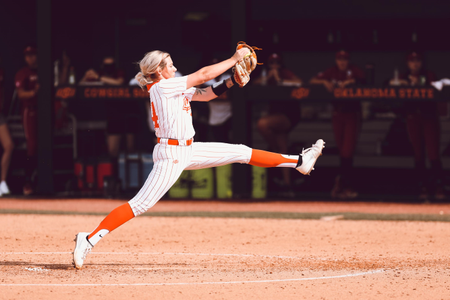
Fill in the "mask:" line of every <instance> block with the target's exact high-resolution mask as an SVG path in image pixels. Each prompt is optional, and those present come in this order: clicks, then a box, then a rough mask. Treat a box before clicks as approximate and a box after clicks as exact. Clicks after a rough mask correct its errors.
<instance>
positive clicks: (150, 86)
mask: <svg viewBox="0 0 450 300" xmlns="http://www.w3.org/2000/svg"><path fill="white" fill-rule="evenodd" d="M158 82H159V80H158V81H154V82H152V83H150V84H147V91H150V89H151V88H152V86H153V85H155V84H157V83H158Z"/></svg>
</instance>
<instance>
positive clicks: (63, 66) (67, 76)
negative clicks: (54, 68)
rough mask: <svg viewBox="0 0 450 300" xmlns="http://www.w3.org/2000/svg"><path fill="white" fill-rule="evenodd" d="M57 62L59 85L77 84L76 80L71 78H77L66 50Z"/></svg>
mask: <svg viewBox="0 0 450 300" xmlns="http://www.w3.org/2000/svg"><path fill="white" fill-rule="evenodd" d="M57 62H58V85H67V84H75V78H71V76H75V74H74V68H73V66H72V65H71V60H70V57H69V55H67V51H66V50H64V51H63V52H62V53H61V58H60V59H59V60H58V61H57Z"/></svg>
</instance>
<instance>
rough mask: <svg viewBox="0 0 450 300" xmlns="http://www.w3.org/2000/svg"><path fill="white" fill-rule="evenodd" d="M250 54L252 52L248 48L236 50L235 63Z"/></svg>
mask: <svg viewBox="0 0 450 300" xmlns="http://www.w3.org/2000/svg"><path fill="white" fill-rule="evenodd" d="M249 52H250V50H248V48H246V47H243V48H241V49H239V50H236V52H235V53H234V55H233V57H232V58H233V59H234V60H235V62H238V61H241V60H242V59H244V56H246V55H247V54H248V53H249Z"/></svg>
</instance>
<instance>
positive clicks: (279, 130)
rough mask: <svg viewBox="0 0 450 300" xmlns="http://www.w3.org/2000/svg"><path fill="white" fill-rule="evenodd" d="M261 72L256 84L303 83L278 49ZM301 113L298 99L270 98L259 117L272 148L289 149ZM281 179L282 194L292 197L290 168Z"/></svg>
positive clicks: (261, 128)
mask: <svg viewBox="0 0 450 300" xmlns="http://www.w3.org/2000/svg"><path fill="white" fill-rule="evenodd" d="M265 66H266V67H265V68H264V69H263V71H262V73H261V76H259V77H258V78H256V79H255V80H254V84H258V85H272V86H300V85H301V84H302V80H301V79H300V78H299V77H297V75H295V74H294V72H292V71H291V70H289V69H287V68H286V67H284V66H283V64H282V58H281V56H280V55H279V54H278V53H272V54H271V55H270V56H269V57H268V59H267V62H266V64H265ZM300 117H301V108H300V104H299V103H298V102H296V101H289V100H287V101H286V100H276V101H270V102H269V105H268V110H267V114H266V115H265V116H263V117H261V118H260V119H259V120H258V123H257V128H258V131H259V132H260V134H261V135H262V136H263V138H264V139H265V140H266V142H267V143H268V145H269V148H270V149H271V150H272V151H275V152H278V153H288V152H289V151H288V150H289V149H288V147H289V133H290V131H291V130H292V129H293V128H294V127H295V126H296V125H297V124H298V122H299V121H300ZM281 173H282V174H281V176H282V180H281V182H279V185H280V187H281V188H283V192H282V193H281V194H280V195H279V196H285V197H288V198H290V197H293V196H294V192H293V189H292V182H291V176H290V175H291V174H290V170H288V169H283V170H281Z"/></svg>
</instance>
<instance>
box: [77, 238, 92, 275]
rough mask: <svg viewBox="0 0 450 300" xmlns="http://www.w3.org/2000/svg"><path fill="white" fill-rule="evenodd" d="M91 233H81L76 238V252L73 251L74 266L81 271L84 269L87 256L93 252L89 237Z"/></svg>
mask: <svg viewBox="0 0 450 300" xmlns="http://www.w3.org/2000/svg"><path fill="white" fill-rule="evenodd" d="M88 236H89V232H80V233H78V234H77V235H76V237H75V240H74V241H75V250H73V265H74V266H75V268H76V269H78V270H80V269H81V267H83V263H84V260H85V259H86V256H87V255H88V254H89V252H91V250H92V248H93V246H92V245H91V243H89V241H88V239H87V237H88Z"/></svg>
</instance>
